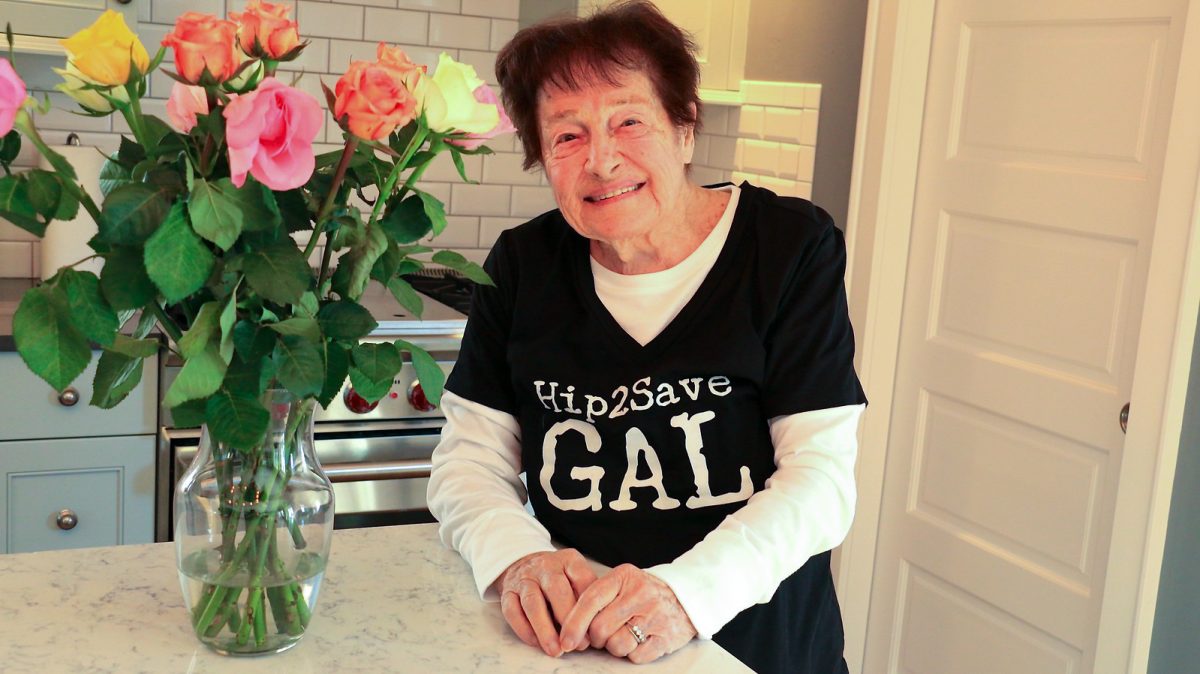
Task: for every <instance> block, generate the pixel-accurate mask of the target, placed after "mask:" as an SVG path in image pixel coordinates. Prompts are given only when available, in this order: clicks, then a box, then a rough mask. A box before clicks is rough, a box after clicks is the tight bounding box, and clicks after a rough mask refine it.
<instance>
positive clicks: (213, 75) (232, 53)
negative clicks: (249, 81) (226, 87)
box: [162, 12, 242, 85]
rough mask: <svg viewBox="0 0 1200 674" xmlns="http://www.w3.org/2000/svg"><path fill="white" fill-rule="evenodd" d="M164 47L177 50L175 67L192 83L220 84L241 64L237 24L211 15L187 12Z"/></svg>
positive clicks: (177, 22)
mask: <svg viewBox="0 0 1200 674" xmlns="http://www.w3.org/2000/svg"><path fill="white" fill-rule="evenodd" d="M162 45H163V46H164V47H171V48H172V49H174V50H175V68H176V70H178V71H179V76H180V77H182V78H183V79H185V80H187V81H188V83H190V84H201V85H205V84H219V83H221V82H224V81H225V80H227V79H229V78H230V77H232V76H233V74H234V73H235V72H237V69H238V66H239V65H241V60H242V59H241V55H239V54H238V49H237V24H236V23H234V22H232V21H227V20H225V19H218V18H217V17H215V16H212V15H210V14H200V13H199V12H185V13H184V14H183V15H181V16H180V17H179V18H178V19H177V20H176V21H175V28H174V29H172V30H171V32H170V33H168V34H167V36H166V37H165V38H163V41H162Z"/></svg>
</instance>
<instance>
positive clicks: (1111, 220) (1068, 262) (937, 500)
mask: <svg viewBox="0 0 1200 674" xmlns="http://www.w3.org/2000/svg"><path fill="white" fill-rule="evenodd" d="M1188 4H1189V3H1188V2H1187V1H1186V0H1104V1H1097V0H1054V1H1052V2H1047V1H1046V0H1004V1H1003V2H996V1H995V0H938V2H937V3H936V9H935V12H934V19H933V21H934V24H933V32H932V36H933V37H932V43H931V52H930V59H929V64H930V65H929V71H928V81H927V89H926V92H925V109H924V121H923V125H922V127H923V128H922V136H921V141H920V159H919V165H918V172H917V185H916V199H915V203H914V208H913V222H912V238H911V241H910V252H909V263H908V276H907V279H906V281H905V291H904V308H903V318H902V324H901V338H900V351H899V358H898V366H897V370H896V380H895V382H896V383H895V391H894V398H893V408H892V410H891V413H892V422H891V426H890V435H889V439H888V450H887V452H888V459H887V465H886V471H885V478H884V491H883V503H882V510H881V515H880V528H879V538H878V547H877V558H876V569H875V574H874V581H873V587H872V594H871V606H870V614H869V618H868V624H867V650H866V654H865V660H864V667H863V671H864V672H870V673H872V674H874V673H882V672H897V673H900V672H903V673H905V674H1002V673H1003V674H1010V673H1011V674H1084V673H1087V672H1092V671H1123V669H1124V664H1123V663H1113V662H1109V663H1104V662H1102V661H1101V660H1098V659H1097V653H1098V652H1101V653H1103V652H1105V651H1104V648H1102V647H1099V646H1098V643H1097V639H1098V636H1097V635H1098V634H1100V633H1102V629H1101V623H1102V613H1103V603H1104V601H1105V594H1106V576H1107V574H1108V573H1109V572H1110V571H1111V569H1113V568H1116V567H1118V566H1119V565H1131V564H1138V563H1140V554H1141V550H1140V549H1138V550H1132V551H1129V553H1130V554H1131V555H1133V557H1131V558H1121V556H1120V555H1113V554H1110V543H1112V541H1113V540H1114V522H1116V521H1119V519H1120V515H1121V512H1120V508H1118V503H1119V502H1120V503H1122V504H1124V503H1127V502H1129V503H1135V502H1137V501H1138V499H1139V498H1140V499H1142V505H1143V506H1144V504H1145V501H1146V500H1147V499H1149V491H1148V486H1147V485H1146V484H1144V483H1143V484H1132V483H1122V479H1121V476H1122V475H1123V473H1122V470H1121V468H1122V452H1123V451H1124V450H1125V449H1126V447H1125V436H1124V435H1123V434H1122V430H1121V428H1120V426H1119V423H1118V417H1119V414H1120V410H1121V408H1122V406H1123V405H1124V404H1125V403H1126V402H1127V401H1129V400H1130V397H1131V393H1132V390H1133V382H1134V369H1135V364H1136V363H1135V360H1137V356H1138V355H1139V352H1138V349H1139V334H1140V330H1141V328H1142V325H1143V298H1144V295H1145V291H1146V287H1147V276H1148V273H1149V270H1150V266H1151V265H1150V262H1151V250H1152V244H1153V241H1154V236H1155V222H1156V218H1157V216H1158V210H1159V198H1160V189H1161V188H1162V184H1163V175H1164V161H1165V157H1166V156H1167V136H1168V131H1169V127H1170V123H1171V114H1172V102H1173V97H1174V92H1175V87H1176V77H1177V73H1178V71H1179V66H1180V54H1181V52H1182V50H1183V46H1184V44H1183V42H1184V40H1183V38H1184V23H1185V18H1186V13H1187V10H1188ZM1193 4H1196V3H1193ZM1194 9H1196V10H1200V7H1195V8H1194ZM1189 39H1194V38H1189ZM1192 311H1194V309H1193V310H1192ZM1127 482H1128V481H1127ZM1119 489H1122V490H1126V493H1122V494H1120V501H1118V496H1119V494H1118V490H1119ZM1128 490H1143V491H1144V493H1142V494H1141V495H1139V494H1137V493H1133V494H1130V493H1128ZM1135 575H1136V574H1135ZM1110 580H1111V579H1110ZM1123 636H1124V638H1126V639H1127V638H1128V635H1127V634H1126V635H1123ZM1115 652H1123V651H1121V649H1116V651H1115Z"/></svg>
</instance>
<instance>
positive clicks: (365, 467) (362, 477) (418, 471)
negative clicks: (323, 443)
mask: <svg viewBox="0 0 1200 674" xmlns="http://www.w3.org/2000/svg"><path fill="white" fill-rule="evenodd" d="M322 468H324V469H325V474H326V475H328V476H329V481H330V482H367V481H370V480H403V479H405V478H410V477H429V471H431V470H432V469H433V463H431V462H430V461H422V460H420V459H416V460H411V461H379V462H376V463H331V464H329V465H325V466H322Z"/></svg>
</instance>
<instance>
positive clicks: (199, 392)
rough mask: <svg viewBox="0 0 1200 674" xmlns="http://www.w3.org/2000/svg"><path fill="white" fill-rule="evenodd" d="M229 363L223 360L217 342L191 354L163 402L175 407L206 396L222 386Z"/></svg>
mask: <svg viewBox="0 0 1200 674" xmlns="http://www.w3.org/2000/svg"><path fill="white" fill-rule="evenodd" d="M227 367H228V365H227V364H226V363H225V361H224V360H221V352H220V351H219V350H218V349H217V346H216V345H215V344H209V345H208V348H206V349H204V350H203V351H201V352H200V353H197V354H194V355H192V356H189V357H188V359H187V360H186V361H185V362H184V364H183V368H181V369H180V370H179V376H177V377H176V378H175V381H174V383H172V384H171V388H169V389H167V394H166V395H165V396H163V404H164V405H166V406H167V407H175V406H176V405H178V404H180V403H184V402H187V401H189V400H195V399H197V398H206V397H208V396H210V395H212V394H213V393H215V392H216V391H217V389H219V388H220V387H221V380H222V379H224V378H225V369H226V368H227Z"/></svg>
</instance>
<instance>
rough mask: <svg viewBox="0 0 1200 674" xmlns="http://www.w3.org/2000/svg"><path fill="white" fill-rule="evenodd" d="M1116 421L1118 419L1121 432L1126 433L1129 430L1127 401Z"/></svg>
mask: <svg viewBox="0 0 1200 674" xmlns="http://www.w3.org/2000/svg"><path fill="white" fill-rule="evenodd" d="M1117 421H1119V422H1120V423H1121V432H1122V433H1128V432H1129V403H1125V406H1124V407H1122V408H1121V416H1120V417H1118V419H1117Z"/></svg>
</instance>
